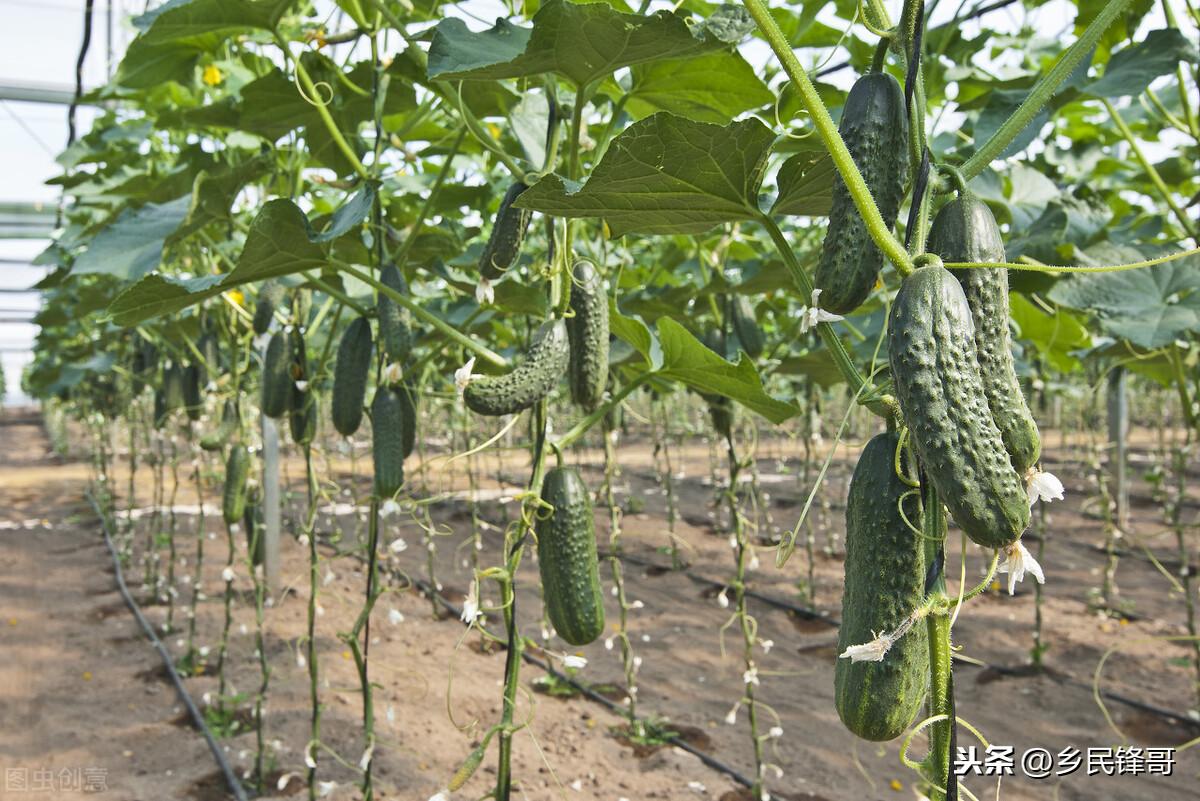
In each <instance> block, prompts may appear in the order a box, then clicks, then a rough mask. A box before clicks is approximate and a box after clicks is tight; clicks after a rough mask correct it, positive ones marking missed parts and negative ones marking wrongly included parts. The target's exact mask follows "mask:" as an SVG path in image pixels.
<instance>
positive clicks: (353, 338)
mask: <svg viewBox="0 0 1200 801" xmlns="http://www.w3.org/2000/svg"><path fill="white" fill-rule="evenodd" d="M371 351H372V344H371V323H370V321H369V320H367V318H365V317H358V318H356V319H354V320H353V321H351V323H350V325H348V326H346V332H345V333H344V334H342V341H341V343H340V344H339V345H338V352H337V362H336V363H335V364H334V367H333V393H332V398H333V401H332V403H331V404H330V416H331V417H332V418H333V427H334V428H335V429H337V432H338V433H339V434H341V435H342V436H343V437H349V436H351V435H352V434H354V432H355V431H358V427H359V426H360V425H361V424H362V417H363V403H364V401H365V400H366V397H367V379H368V378H370V375H371Z"/></svg>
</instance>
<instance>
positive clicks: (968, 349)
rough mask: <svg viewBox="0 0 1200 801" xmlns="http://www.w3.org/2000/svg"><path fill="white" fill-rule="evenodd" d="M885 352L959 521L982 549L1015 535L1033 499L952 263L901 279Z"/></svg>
mask: <svg viewBox="0 0 1200 801" xmlns="http://www.w3.org/2000/svg"><path fill="white" fill-rule="evenodd" d="M888 351H889V359H890V361H891V368H892V380H893V381H894V382H895V387H896V397H897V399H898V400H899V401H900V409H901V411H902V412H903V413H904V419H905V421H906V422H907V423H908V427H909V431H910V432H911V434H912V443H913V446H914V448H915V449H916V451H917V455H918V456H919V457H920V460H921V465H922V467H923V468H924V470H925V473H926V475H927V476H928V477H929V479H930V480H931V481H933V485H934V486H935V487H936V488H937V490H938V494H939V495H940V496H941V499H942V502H943V503H945V504H946V507H947V508H948V509H949V510H950V514H951V515H952V516H953V517H954V520H955V522H957V523H958V525H959V527H960V528H962V530H963V531H964V532H966V534H967V536H968V537H970V538H971V539H972V540H974V541H975V542H976V543H978V544H979V545H982V546H984V547H985V548H1001V547H1004V546H1006V545H1008V544H1009V543H1011V542H1013V541H1015V540H1016V539H1017V538H1018V537H1020V536H1021V534H1022V533H1023V532H1024V531H1025V528H1026V527H1027V526H1028V525H1029V501H1028V499H1027V497H1026V493H1025V487H1024V484H1023V482H1022V481H1021V477H1020V476H1019V475H1017V472H1016V471H1015V470H1014V469H1013V466H1012V462H1011V461H1010V460H1009V458H1008V452H1007V451H1006V450H1005V449H1004V442H1003V440H1002V439H1001V438H1000V430H999V429H998V428H997V427H996V423H995V421H994V420H993V419H992V412H991V409H990V408H989V407H988V403H987V397H986V396H985V394H984V389H983V377H982V376H981V375H980V372H979V359H978V357H977V356H976V355H975V324H974V322H973V321H972V319H971V309H970V307H969V306H968V305H967V298H966V296H965V295H963V291H962V287H961V286H960V285H959V283H958V280H957V279H956V278H955V277H954V276H953V275H951V274H950V272H949V271H948V270H946V269H945V268H943V267H941V266H938V265H930V266H928V267H921V268H919V269H917V270H915V271H914V272H912V273H911V274H910V275H909V276H908V277H907V278H905V279H904V281H903V282H902V283H901V285H900V292H899V293H898V294H897V295H896V302H895V305H893V306H892V313H891V317H890V318H889V319H888Z"/></svg>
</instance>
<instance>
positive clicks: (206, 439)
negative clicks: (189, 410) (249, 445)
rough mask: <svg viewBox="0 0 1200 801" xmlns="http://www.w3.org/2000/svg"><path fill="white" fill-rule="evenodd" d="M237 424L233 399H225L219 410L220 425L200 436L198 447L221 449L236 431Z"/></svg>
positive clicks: (209, 449) (235, 406) (207, 449)
mask: <svg viewBox="0 0 1200 801" xmlns="http://www.w3.org/2000/svg"><path fill="white" fill-rule="evenodd" d="M237 425H238V412H237V404H236V403H234V402H233V401H225V405H224V407H223V408H222V410H221V423H220V425H218V426H217V427H216V428H215V429H213V430H212V431H210V432H209V433H207V434H205V435H204V436H203V437H201V438H200V448H201V449H202V450H206V451H219V450H221V449H222V448H224V447H225V444H226V443H227V442H229V441H230V440H231V439H233V437H234V435H235V434H236V433H237Z"/></svg>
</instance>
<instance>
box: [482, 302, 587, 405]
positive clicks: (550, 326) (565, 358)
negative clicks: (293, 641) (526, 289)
mask: <svg viewBox="0 0 1200 801" xmlns="http://www.w3.org/2000/svg"><path fill="white" fill-rule="evenodd" d="M570 350H571V347H570V343H569V341H568V338H567V325H566V323H565V322H563V321H562V320H553V321H550V322H547V323H543V324H542V326H541V327H540V328H539V329H538V330H537V332H536V333H535V334H534V335H533V342H532V343H531V344H530V346H529V351H528V352H527V353H526V354H525V359H524V361H522V362H521V363H520V364H518V365H517V366H516V367H515V368H513V369H512V371H511V372H509V373H507V374H505V375H501V376H485V377H483V378H474V379H472V380H471V383H470V384H468V385H467V388H466V390H465V391H464V393H463V400H465V401H466V404H467V407H468V408H469V409H471V411H473V412H476V413H477V414H484V415H490V416H493V417H496V416H499V415H504V414H515V413H516V412H519V411H522V410H523V409H528V408H529V407H530V406H532V405H533V404H534V403H536V402H537V401H539V400H541V399H542V398H544V397H545V396H546V395H547V394H548V393H549V392H550V390H552V389H554V385H555V384H557V383H558V379H559V378H561V377H562V376H563V375H565V374H566V373H567V368H568V363H569V361H570Z"/></svg>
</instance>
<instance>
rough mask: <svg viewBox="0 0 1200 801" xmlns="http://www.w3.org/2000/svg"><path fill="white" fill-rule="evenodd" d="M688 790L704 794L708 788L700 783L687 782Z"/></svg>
mask: <svg viewBox="0 0 1200 801" xmlns="http://www.w3.org/2000/svg"><path fill="white" fill-rule="evenodd" d="M688 789H689V790H695V791H696V792H697V793H706V792H708V788H707V787H705V786H704V784H703V783H701V782H688Z"/></svg>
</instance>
